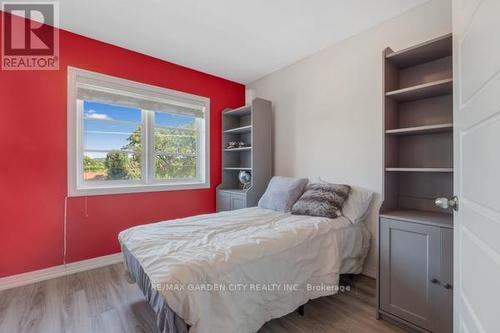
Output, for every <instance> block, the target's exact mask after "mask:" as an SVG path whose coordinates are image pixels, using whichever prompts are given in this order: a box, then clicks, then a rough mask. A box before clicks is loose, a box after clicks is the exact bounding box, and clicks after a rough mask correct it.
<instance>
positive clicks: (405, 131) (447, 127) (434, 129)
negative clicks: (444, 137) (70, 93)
mask: <svg viewBox="0 0 500 333" xmlns="http://www.w3.org/2000/svg"><path fill="white" fill-rule="evenodd" d="M451 130H453V124H452V123H449V124H439V125H426V126H416V127H407V128H395V129H390V130H386V131H385V133H386V134H393V135H410V134H426V133H440V132H448V131H451Z"/></svg>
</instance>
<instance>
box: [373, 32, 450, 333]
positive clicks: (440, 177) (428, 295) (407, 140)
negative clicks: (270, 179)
mask: <svg viewBox="0 0 500 333" xmlns="http://www.w3.org/2000/svg"><path fill="white" fill-rule="evenodd" d="M384 63H385V77H384V86H385V91H384V95H385V96H384V106H385V117H384V118H385V129H384V161H385V163H384V203H383V205H382V208H381V212H380V221H379V228H378V251H379V270H378V279H377V282H378V284H377V286H378V293H377V294H378V302H377V307H378V311H377V314H378V316H379V317H381V318H383V319H386V320H390V321H395V322H397V323H398V324H400V325H404V326H405V327H406V328H408V329H409V330H410V331H414V332H433V333H451V332H452V317H453V290H452V289H453V286H452V284H453V214H452V211H451V210H450V209H448V210H443V209H441V208H439V207H436V206H435V204H434V200H435V199H436V198H437V197H447V198H449V197H451V196H452V195H453V103H452V101H453V98H452V94H453V90H452V88H453V78H452V36H451V34H450V35H446V36H443V37H439V38H436V39H434V40H431V41H428V42H425V43H422V44H419V45H416V46H413V47H410V48H408V49H405V50H401V51H398V52H394V51H392V50H391V49H390V48H388V49H386V50H385V52H384Z"/></svg>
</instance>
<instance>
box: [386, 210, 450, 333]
mask: <svg viewBox="0 0 500 333" xmlns="http://www.w3.org/2000/svg"><path fill="white" fill-rule="evenodd" d="M440 238H441V237H440V228H439V227H434V226H429V225H423V224H418V223H410V222H405V221H398V220H392V219H385V218H381V219H380V307H381V309H382V310H384V311H386V312H388V313H391V314H393V315H395V316H398V317H400V318H402V319H405V320H407V321H409V322H411V323H413V324H415V325H417V326H420V327H422V328H425V329H427V330H430V331H434V332H435V331H436V329H437V326H438V325H437V324H438V315H437V314H436V312H437V311H436V310H437V309H436V308H437V304H438V302H439V298H440V296H439V293H440V292H441V291H440V289H441V288H440V287H439V286H438V284H437V279H439V265H440ZM433 279H436V280H433ZM432 281H434V282H432Z"/></svg>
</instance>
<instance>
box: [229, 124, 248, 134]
mask: <svg viewBox="0 0 500 333" xmlns="http://www.w3.org/2000/svg"><path fill="white" fill-rule="evenodd" d="M251 131H252V125H248V126H242V127H236V128H231V129H228V130H225V131H224V133H231V134H238V133H250V132H251Z"/></svg>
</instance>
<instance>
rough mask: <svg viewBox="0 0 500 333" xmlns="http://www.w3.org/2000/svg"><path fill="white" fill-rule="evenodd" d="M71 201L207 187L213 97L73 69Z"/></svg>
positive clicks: (70, 92)
mask: <svg viewBox="0 0 500 333" xmlns="http://www.w3.org/2000/svg"><path fill="white" fill-rule="evenodd" d="M68 73H69V78H68V148H69V149H68V153H69V159H68V167H69V170H68V177H69V179H68V184H69V195H70V196H79V195H97V194H113V193H130V192H148V191H163V190H175V189H195V188H207V187H209V181H208V174H209V173H208V172H209V160H208V158H209V151H208V146H209V145H208V144H207V142H208V134H209V131H208V128H209V127H208V126H209V120H208V119H209V99H208V98H205V97H200V96H194V95H190V94H185V93H181V92H177V91H172V90H168V89H164V88H159V87H153V86H149V85H145V84H141V83H136V82H132V81H128V80H124V79H119V78H114V77H111V76H107V75H102V74H97V73H92V72H88V71H83V70H79V69H75V68H69V70H68Z"/></svg>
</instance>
